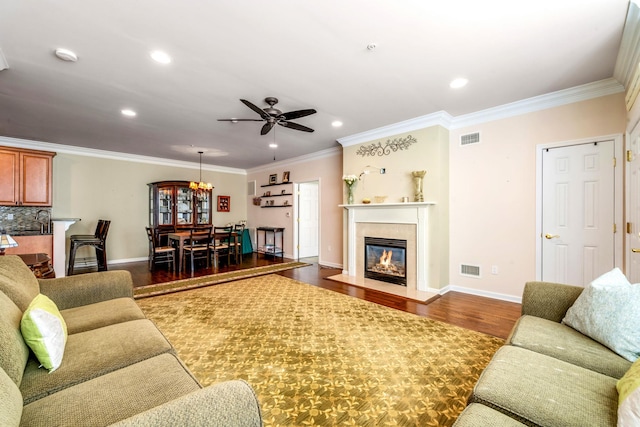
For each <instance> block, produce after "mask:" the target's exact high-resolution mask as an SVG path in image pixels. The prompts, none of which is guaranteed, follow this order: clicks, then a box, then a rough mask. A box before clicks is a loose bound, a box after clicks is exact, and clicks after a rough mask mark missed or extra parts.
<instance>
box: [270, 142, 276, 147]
mask: <svg viewBox="0 0 640 427" xmlns="http://www.w3.org/2000/svg"><path fill="white" fill-rule="evenodd" d="M269 148H278V144H274V143H273V142H272V143H271V144H269Z"/></svg>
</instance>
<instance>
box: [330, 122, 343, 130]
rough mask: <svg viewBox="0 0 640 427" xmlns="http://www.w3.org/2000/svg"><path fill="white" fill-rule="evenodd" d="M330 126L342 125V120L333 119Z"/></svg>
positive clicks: (337, 126)
mask: <svg viewBox="0 0 640 427" xmlns="http://www.w3.org/2000/svg"><path fill="white" fill-rule="evenodd" d="M331 126H333V127H334V128H339V127H340V126H342V122H341V121H340V120H334V121H333V122H331Z"/></svg>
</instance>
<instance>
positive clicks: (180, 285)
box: [133, 262, 311, 299]
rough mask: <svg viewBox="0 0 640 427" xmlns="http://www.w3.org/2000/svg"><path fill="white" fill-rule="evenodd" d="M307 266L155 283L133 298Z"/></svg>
mask: <svg viewBox="0 0 640 427" xmlns="http://www.w3.org/2000/svg"><path fill="white" fill-rule="evenodd" d="M307 265H311V264H307V263H306V262H284V263H281V264H271V265H264V266H261V267H253V268H245V269H242V270H236V271H228V272H226V273H218V274H210V275H208V276H201V277H193V278H189V279H180V280H174V281H172V282H164V283H156V284H153V285H147V286H140V287H137V288H134V290H133V297H134V298H136V299H137V298H146V297H152V296H156V295H163V294H167V293H170V292H177V291H184V290H187V289H195V288H200V287H203V286H209V285H217V284H219V283H225V282H231V281H232V280H239V279H247V278H249V277H256V276H262V275H264V274H271V273H277V272H278V271H284V270H290V269H292V268H298V267H306V266H307Z"/></svg>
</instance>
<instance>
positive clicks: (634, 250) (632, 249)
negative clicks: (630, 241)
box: [631, 248, 640, 254]
mask: <svg viewBox="0 0 640 427" xmlns="http://www.w3.org/2000/svg"><path fill="white" fill-rule="evenodd" d="M631 252H633V253H634V254H637V253H638V252H640V248H631Z"/></svg>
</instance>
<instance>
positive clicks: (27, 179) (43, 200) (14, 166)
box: [0, 147, 56, 206]
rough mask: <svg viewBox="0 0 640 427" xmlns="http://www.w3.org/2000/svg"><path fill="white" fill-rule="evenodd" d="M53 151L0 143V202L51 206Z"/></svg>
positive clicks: (7, 204) (16, 204) (4, 203)
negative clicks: (3, 145) (5, 145)
mask: <svg viewBox="0 0 640 427" xmlns="http://www.w3.org/2000/svg"><path fill="white" fill-rule="evenodd" d="M55 155H56V153H52V152H48V151H36V150H20V149H14V148H8V147H0V205H3V206H51V204H52V202H53V157H54V156H55Z"/></svg>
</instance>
